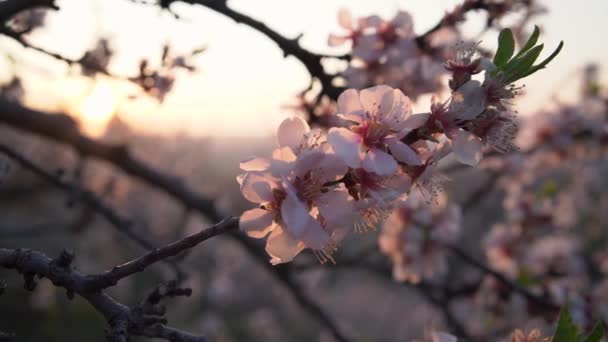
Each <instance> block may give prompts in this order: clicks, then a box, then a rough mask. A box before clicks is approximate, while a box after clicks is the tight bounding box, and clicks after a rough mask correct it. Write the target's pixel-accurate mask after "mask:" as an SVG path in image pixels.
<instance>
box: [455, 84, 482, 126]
mask: <svg viewBox="0 0 608 342" xmlns="http://www.w3.org/2000/svg"><path fill="white" fill-rule="evenodd" d="M484 109H485V91H484V89H483V88H482V87H481V84H480V83H479V81H476V80H471V81H469V82H467V83H465V84H463V85H462V86H461V87H460V88H458V90H457V91H455V92H454V94H452V101H451V102H450V106H449V107H448V114H449V115H450V116H452V117H454V118H455V119H459V120H472V119H474V118H475V117H477V116H478V115H479V114H481V112H483V110H484Z"/></svg>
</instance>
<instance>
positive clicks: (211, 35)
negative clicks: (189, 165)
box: [0, 0, 608, 136]
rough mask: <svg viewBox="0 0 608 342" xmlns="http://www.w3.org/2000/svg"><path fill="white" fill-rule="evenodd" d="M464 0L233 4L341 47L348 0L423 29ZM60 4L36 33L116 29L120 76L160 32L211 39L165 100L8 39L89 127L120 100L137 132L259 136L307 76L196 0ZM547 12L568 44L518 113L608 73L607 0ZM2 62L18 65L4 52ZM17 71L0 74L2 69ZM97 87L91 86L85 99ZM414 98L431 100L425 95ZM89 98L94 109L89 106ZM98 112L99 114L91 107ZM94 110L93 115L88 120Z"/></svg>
mask: <svg viewBox="0 0 608 342" xmlns="http://www.w3.org/2000/svg"><path fill="white" fill-rule="evenodd" d="M457 3H459V1H456V0H424V1H414V0H409V1H407V0H402V1H398V0H374V1H370V0H309V1H286V0H230V1H229V4H230V6H232V7H233V8H235V9H237V10H239V11H242V12H244V13H246V14H249V15H251V16H252V17H255V18H257V19H259V20H262V21H264V22H265V23H266V24H267V25H269V26H270V27H271V28H273V29H275V30H276V31H278V32H280V33H281V34H283V35H285V36H287V37H295V36H297V35H298V34H299V33H303V34H304V37H303V39H302V40H301V42H302V44H303V45H304V46H305V47H306V48H309V49H310V50H312V51H316V52H324V53H340V52H344V51H345V50H339V49H330V48H328V47H327V44H326V42H327V35H328V34H329V33H330V32H335V31H339V28H338V25H337V22H336V12H337V11H338V9H339V8H341V7H347V8H350V9H351V10H352V11H353V13H354V15H355V16H360V15H368V14H373V13H375V14H379V15H381V16H384V17H390V16H391V15H392V14H394V13H395V11H397V10H398V9H402V10H407V11H409V12H411V13H412V14H413V16H414V20H415V28H416V31H417V32H423V31H425V30H426V29H428V28H429V27H430V26H432V25H433V24H435V23H436V22H437V21H438V20H439V19H440V18H441V16H442V15H443V13H444V11H445V10H449V9H451V8H453V6H454V5H455V4H457ZM59 4H60V6H61V8H62V9H61V11H59V12H57V13H53V14H52V15H51V17H50V18H49V21H48V27H47V28H46V29H44V30H41V31H40V32H36V33H34V34H33V35H32V36H31V37H30V38H31V42H32V43H34V44H36V45H38V46H42V47H45V48H46V49H48V50H52V51H56V52H60V53H62V54H64V55H66V56H69V57H74V58H77V57H80V56H81V54H82V52H83V51H84V50H85V49H87V48H88V47H91V46H92V45H93V44H94V42H95V41H96V39H97V37H99V36H105V37H109V38H110V40H111V43H112V46H113V47H114V48H115V50H116V51H118V54H117V56H116V58H115V59H114V60H113V61H112V64H111V66H110V69H111V71H112V72H113V73H114V74H118V75H125V76H127V75H133V74H134V73H135V72H136V70H137V65H138V63H139V60H140V59H141V58H142V57H158V56H159V55H160V50H161V46H162V44H163V43H164V42H166V41H169V42H171V44H172V46H173V47H174V48H175V51H177V52H187V51H190V50H192V49H193V48H196V47H199V46H202V45H205V46H207V47H208V50H207V51H206V52H205V53H203V54H201V55H200V56H199V57H197V59H196V65H197V66H198V67H199V71H198V72H196V73H194V74H188V73H180V74H179V76H178V80H177V86H176V87H175V89H174V90H173V92H172V93H171V94H170V95H169V96H168V98H167V99H166V101H165V102H164V103H163V104H158V103H157V102H155V101H154V100H151V99H148V98H146V97H145V96H143V97H141V99H139V100H135V101H134V100H130V99H129V96H130V95H132V94H136V93H137V88H136V87H134V86H132V85H130V84H129V83H128V82H121V81H116V80H112V79H109V78H107V77H97V80H95V81H90V80H86V79H82V78H79V77H73V76H68V72H67V67H66V66H65V65H64V64H62V63H58V62H54V61H53V60H52V59H51V58H49V57H46V56H43V55H40V54H38V53H35V52H26V53H24V52H23V49H22V48H20V47H19V46H18V45H16V44H15V43H13V42H10V41H8V40H7V39H5V38H2V42H1V43H0V44H1V46H2V47H3V50H4V51H5V52H6V53H9V54H10V55H11V56H13V57H16V59H17V62H16V65H15V70H16V71H17V72H18V73H19V74H22V75H25V77H24V78H25V81H26V89H27V90H28V96H27V103H28V104H29V105H31V106H35V107H37V108H43V109H49V110H52V109H59V110H65V111H69V112H74V113H83V112H86V113H88V114H89V117H88V118H87V117H85V118H82V120H83V121H85V123H84V124H85V126H86V124H87V122H88V124H89V125H93V126H95V127H103V123H102V122H97V121H99V120H97V121H95V118H99V117H101V116H103V115H104V114H103V113H104V112H112V111H113V110H114V109H115V110H116V111H117V112H118V113H120V117H121V118H122V119H123V120H125V121H127V122H128V123H129V124H131V125H133V126H135V127H137V128H138V129H141V130H146V131H153V132H161V133H167V134H170V133H177V132H186V133H188V134H192V135H201V136H205V135H213V136H260V135H266V134H271V133H272V131H273V130H274V128H275V127H276V125H277V124H278V123H279V122H280V120H281V119H282V118H283V117H285V116H286V115H290V114H292V113H290V111H289V110H287V109H285V108H283V106H284V105H286V104H289V103H290V101H291V100H292V98H293V96H294V95H295V94H296V93H297V92H299V91H300V90H302V89H303V88H305V87H306V86H307V85H308V80H309V76H308V74H307V72H306V70H305V69H304V67H303V66H302V65H301V64H300V63H299V62H298V61H297V60H296V59H294V58H293V57H290V58H287V59H285V58H283V56H282V53H281V51H280V50H279V49H278V48H277V47H276V45H275V44H274V43H273V42H272V41H270V40H269V39H268V38H266V37H265V36H263V35H261V34H260V33H258V32H256V31H253V30H252V29H249V28H248V27H245V26H243V25H237V24H235V23H234V22H233V21H232V20H230V19H229V18H226V17H224V16H222V15H219V14H215V13H213V12H212V11H210V10H207V9H205V8H203V7H200V6H190V5H185V4H176V5H174V6H173V9H174V10H175V12H177V13H179V14H180V16H181V17H182V19H181V20H176V19H174V18H173V17H172V16H171V15H170V14H168V13H166V12H162V11H160V10H159V9H158V8H157V7H154V6H146V5H137V4H133V3H131V2H129V1H126V0H107V1H95V0H64V1H60V2H59ZM545 4H546V5H548V6H549V10H550V12H549V13H548V14H547V15H545V16H543V17H540V18H539V19H538V24H540V25H542V26H543V28H544V30H545V32H546V33H545V34H543V35H542V36H541V41H543V42H545V43H546V44H545V46H546V48H545V49H546V51H545V53H548V52H549V50H552V49H553V48H554V47H555V46H556V45H557V43H558V42H559V40H564V41H565V47H564V50H563V51H562V54H561V55H560V56H559V57H558V58H557V59H556V60H555V61H554V62H553V63H552V65H550V68H549V69H547V70H544V71H541V72H539V73H538V74H536V75H534V77H532V78H531V79H529V80H528V79H527V80H526V82H525V83H526V89H527V91H528V92H529V93H531V94H532V96H528V97H526V98H524V99H522V100H521V101H520V102H519V107H518V109H519V112H520V113H521V114H522V115H525V114H526V113H530V112H533V111H534V110H536V109H538V108H540V107H543V106H545V105H547V104H550V103H551V98H552V97H553V96H554V95H555V94H558V95H559V96H560V98H563V99H565V100H568V99H573V98H574V97H575V96H576V90H577V88H576V87H577V84H576V83H575V82H574V81H576V75H577V74H578V72H579V71H580V70H581V68H582V66H583V65H584V63H585V62H597V63H599V64H600V65H601V66H602V67H603V70H602V79H603V80H606V79H607V78H608V77H607V76H608V70H606V69H608V68H607V65H606V64H607V62H608V47H607V46H606V44H605V41H606V39H605V33H606V32H607V26H608V24H607V23H606V18H608V1H606V0H585V1H571V0H558V1H555V0H552V1H545ZM471 17H472V18H475V20H472V22H470V23H468V24H467V25H466V26H465V32H468V33H470V34H475V33H476V32H479V29H480V27H481V25H482V21H481V18H482V17H481V16H480V15H473V16H471ZM496 35H497V33H496V32H490V33H489V34H486V35H485V36H484V37H483V43H484V45H485V46H488V47H492V46H494V44H495V39H496ZM0 66H1V67H2V69H4V70H11V69H10V68H8V67H9V64H7V60H6V59H5V58H3V59H2V60H1V62H0ZM7 75H9V74H6V72H5V75H2V76H3V77H6V76H7ZM89 94H93V95H94V96H91V97H87V96H88V95H89ZM423 101H424V102H423V103H419V104H418V106H417V107H418V108H421V109H424V108H426V107H427V106H428V102H427V101H428V99H425V98H423ZM85 108H88V109H86V110H84V109H85ZM91 113H92V114H91ZM87 120H88V121H87Z"/></svg>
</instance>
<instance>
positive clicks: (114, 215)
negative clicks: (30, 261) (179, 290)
mask: <svg viewBox="0 0 608 342" xmlns="http://www.w3.org/2000/svg"><path fill="white" fill-rule="evenodd" d="M0 153H2V154H4V155H6V156H8V157H9V158H11V159H13V160H14V161H16V162H18V163H19V164H21V165H22V166H23V167H24V168H26V169H28V170H30V171H31V172H33V173H34V174H36V175H37V176H38V177H40V178H41V179H43V180H45V181H47V182H49V183H51V184H53V185H54V186H56V187H57V188H59V189H61V190H63V191H65V192H66V193H68V194H70V195H71V196H72V200H76V199H78V200H80V201H82V202H84V203H85V204H86V205H87V206H89V207H90V208H91V209H93V210H95V211H96V212H97V213H99V214H101V215H102V216H103V217H105V218H106V219H107V220H108V222H110V223H111V224H112V226H113V227H115V228H117V229H118V230H119V231H120V232H121V233H123V234H125V235H126V236H127V237H129V238H130V239H131V240H133V241H135V242H136V243H137V244H139V245H140V246H141V247H143V248H144V249H147V250H154V249H155V247H154V244H153V243H152V242H150V241H148V240H147V239H145V238H144V237H142V236H140V235H139V234H137V233H136V232H134V231H133V229H132V228H133V222H132V221H131V220H129V219H128V218H126V217H123V216H122V215H120V214H119V213H118V212H116V211H115V210H114V209H113V208H112V207H110V206H109V205H108V204H106V203H105V202H104V201H103V200H101V199H100V198H99V197H98V196H97V195H96V194H95V193H93V192H92V191H90V190H87V189H84V188H83V187H81V186H79V185H78V184H76V183H73V182H69V181H66V180H63V179H62V178H61V177H60V176H58V175H54V174H51V173H49V172H47V171H45V170H44V169H43V168H41V167H40V166H38V165H36V164H34V163H33V162H31V161H30V160H28V159H27V158H25V157H23V156H22V155H20V154H19V153H17V152H15V151H14V150H12V149H11V148H9V147H7V146H5V145H1V144H0ZM166 262H167V264H169V265H170V266H171V267H172V268H173V269H174V271H175V273H176V275H177V277H178V278H181V277H182V276H183V271H182V270H181V269H180V267H179V266H178V265H177V264H176V263H174V262H172V261H169V260H167V261H166Z"/></svg>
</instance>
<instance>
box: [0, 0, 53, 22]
mask: <svg viewBox="0 0 608 342" xmlns="http://www.w3.org/2000/svg"><path fill="white" fill-rule="evenodd" d="M36 7H42V8H50V9H54V10H58V9H59V7H58V6H57V5H55V0H5V1H0V22H2V23H4V22H6V21H7V20H10V19H11V18H12V17H13V16H15V15H16V14H17V13H19V12H21V11H24V10H28V9H32V8H36Z"/></svg>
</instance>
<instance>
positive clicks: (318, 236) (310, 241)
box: [300, 220, 329, 250]
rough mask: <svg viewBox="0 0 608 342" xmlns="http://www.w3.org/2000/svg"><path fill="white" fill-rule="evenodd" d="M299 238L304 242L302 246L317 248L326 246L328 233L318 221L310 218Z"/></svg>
mask: <svg viewBox="0 0 608 342" xmlns="http://www.w3.org/2000/svg"><path fill="white" fill-rule="evenodd" d="M300 239H301V240H302V242H303V243H304V246H306V247H308V248H311V249H317V250H318V249H323V248H324V247H325V246H327V243H328V242H329V234H327V232H326V231H325V230H324V229H323V228H322V227H321V225H320V224H319V222H317V221H316V220H312V221H311V223H310V224H309V227H308V229H306V230H305V231H304V234H303V235H302V237H301V238H300Z"/></svg>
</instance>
